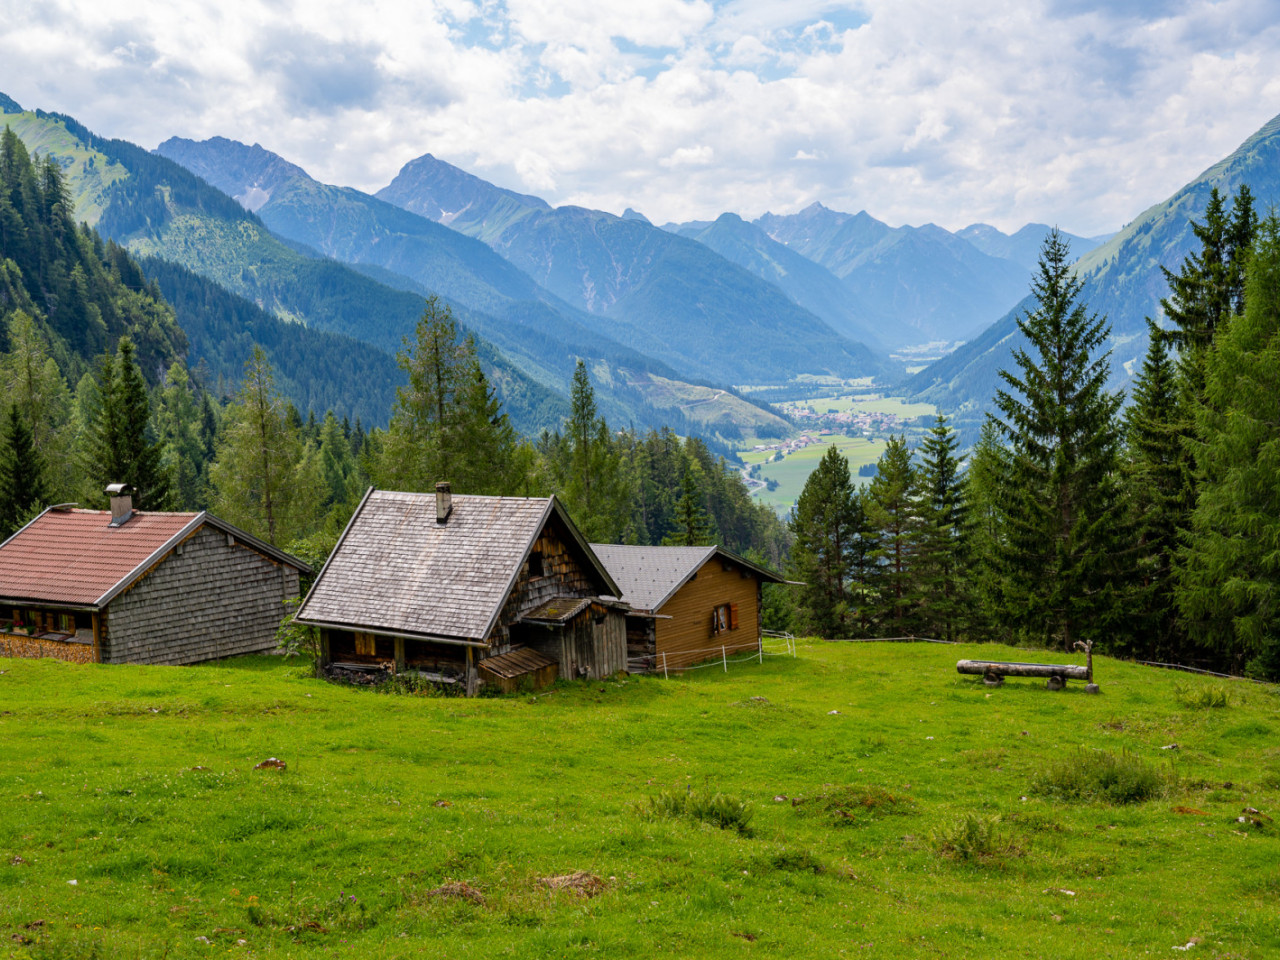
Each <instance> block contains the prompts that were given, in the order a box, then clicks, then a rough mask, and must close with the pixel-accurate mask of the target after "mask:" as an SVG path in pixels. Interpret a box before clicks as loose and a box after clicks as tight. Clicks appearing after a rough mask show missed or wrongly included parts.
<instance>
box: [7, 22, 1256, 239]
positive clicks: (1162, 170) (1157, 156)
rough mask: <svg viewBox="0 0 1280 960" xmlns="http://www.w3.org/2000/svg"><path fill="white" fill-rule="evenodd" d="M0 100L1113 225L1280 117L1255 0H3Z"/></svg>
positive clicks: (336, 172)
mask: <svg viewBox="0 0 1280 960" xmlns="http://www.w3.org/2000/svg"><path fill="white" fill-rule="evenodd" d="M0 13H2V14H3V20H2V21H0V22H2V23H3V31H2V32H0V91H3V92H5V93H7V94H9V95H10V96H12V97H13V98H14V99H16V100H18V102H20V103H21V104H22V105H23V106H25V107H42V108H44V109H46V110H56V111H60V112H64V113H69V114H71V115H72V116H75V117H76V118H78V119H79V120H80V121H82V122H83V123H85V124H86V125H88V126H89V127H90V128H91V129H94V130H95V131H96V132H98V133H100V134H103V135H106V136H111V137H122V138H125V139H128V140H133V141H135V142H137V143H139V144H141V145H143V146H146V147H154V146H155V145H156V144H157V143H159V142H160V141H161V140H163V139H165V138H167V137H169V136H173V135H178V136H185V137H193V138H204V137H208V136H213V135H222V136H226V137H231V138H233V139H237V140H243V141H246V142H250V143H252V142H258V143H261V144H262V145H263V146H264V147H267V148H268V149H270V150H274V151H276V152H277V153H280V154H282V155H284V156H285V157H287V158H288V159H290V160H293V161H294V162H296V163H299V164H301V165H302V166H303V167H305V168H306V169H307V170H308V171H309V172H310V173H311V174H312V175H313V176H315V177H317V178H318V179H321V180H324V181H326V182H330V183H339V184H346V185H350V186H355V187H359V188H361V189H366V190H375V189H377V188H379V187H381V186H383V185H385V184H386V183H387V182H388V181H390V180H391V178H392V177H393V176H394V175H395V173H396V171H397V170H398V169H399V167H400V166H401V165H402V164H403V163H405V162H406V161H408V160H410V159H412V158H414V157H416V156H419V155H421V154H423V153H432V154H434V155H436V156H437V157H440V158H442V159H445V160H448V161H450V162H452V163H455V164H458V165H459V166H462V167H464V168H466V169H468V170H471V171H472V172H474V173H476V174H478V175H480V176H483V177H485V178H486V179H489V180H493V181H495V182H497V183H499V184H501V185H503V186H506V187H511V188H514V189H518V190H521V191H524V192H531V193H537V194H539V195H541V196H543V197H545V198H546V199H548V200H549V201H551V202H552V203H556V204H561V203H577V204H582V205H584V206H591V207H597V208H600V209H605V210H612V211H614V212H616V213H621V212H622V210H623V209H624V208H625V207H628V206H631V207H634V208H636V209H638V210H640V211H642V212H643V213H645V214H647V215H648V216H649V217H650V218H651V219H652V220H654V221H655V222H659V223H661V222H664V221H667V220H687V219H695V218H709V217H714V216H715V215H717V214H718V213H720V212H722V211H725V210H732V211H735V212H738V213H741V214H742V215H744V216H747V217H754V216H757V215H759V214H760V213H763V212H765V211H767V210H772V211H774V212H777V213H787V212H792V211H795V210H798V209H800V208H802V207H804V206H806V205H808V204H809V203H812V202H813V201H815V200H816V201H820V202H822V203H824V204H826V205H827V206H830V207H834V208H836V209H841V210H849V211H856V210H860V209H866V210H868V211H869V212H871V213H872V214H873V215H875V216H877V217H880V218H881V219H883V220H887V221H888V222H890V223H893V224H895V225H896V224H900V223H913V224H919V223H923V222H926V221H933V222H935V223H939V224H941V225H942V226H945V227H948V228H950V229H956V228H959V227H962V226H965V225H966V224H968V223H971V222H974V221H985V222H988V223H994V224H996V225H997V226H1000V227H1002V228H1004V229H1014V228H1016V227H1018V226H1021V225H1022V224H1023V223H1026V222H1028V221H1043V222H1049V223H1056V224H1058V225H1060V226H1062V227H1063V228H1064V229H1067V230H1070V231H1072V232H1075V233H1082V234H1094V233H1102V232H1108V231H1111V230H1114V229H1117V228H1118V227H1120V226H1121V225H1122V224H1123V223H1124V222H1126V221H1128V220H1129V219H1132V217H1133V216H1134V215H1136V214H1137V213H1138V212H1140V211H1141V210H1142V209H1143V208H1145V207H1146V206H1149V205H1150V204H1152V203H1155V202H1158V201H1160V200H1162V199H1164V198H1165V197H1166V196H1167V195H1168V194H1170V193H1172V192H1173V191H1174V190H1176V189H1177V188H1178V187H1179V186H1181V185H1182V184H1183V183H1185V182H1186V181H1187V180H1189V179H1191V178H1192V177H1194V176H1195V175H1197V174H1198V173H1200V172H1201V171H1202V170H1203V169H1204V168H1206V167H1207V166H1209V165H1210V164H1212V163H1213V162H1214V161H1216V160H1218V159H1220V158H1221V157H1223V156H1225V155H1226V154H1227V153H1229V152H1231V151H1232V150H1233V149H1235V147H1236V146H1238V145H1239V143H1240V142H1241V141H1242V140H1243V139H1244V138H1245V137H1247V136H1248V135H1249V134H1250V133H1252V132H1253V131H1254V130H1256V129H1257V128H1258V127H1260V126H1261V125H1262V124H1263V123H1265V122H1266V121H1267V120H1269V119H1270V118H1271V117H1272V116H1274V115H1275V114H1277V113H1280V16H1277V3H1276V0H1185V2H1181V0H1168V2H1165V0H1110V2H1098V3H1094V2H1090V0H1010V2H1006V0H856V2H848V0H409V2H372V3H369V2H365V3H352V2H350V0H343V2H338V3H335V2H329V0H307V2H301V0H267V2H253V0H220V2H219V3H201V4H194V3H191V2H189V0H176V2H175V0H160V2H152V0H131V2H129V3H111V4H104V3H102V2H100V0H93V2H81V0H40V2H38V3H33V2H31V0H0Z"/></svg>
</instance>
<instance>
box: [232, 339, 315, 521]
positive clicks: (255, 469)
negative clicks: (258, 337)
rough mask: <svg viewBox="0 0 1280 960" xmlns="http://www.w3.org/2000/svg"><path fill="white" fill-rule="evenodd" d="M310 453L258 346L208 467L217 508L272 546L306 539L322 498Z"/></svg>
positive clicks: (254, 350) (246, 367) (247, 366)
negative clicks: (214, 455) (292, 420)
mask: <svg viewBox="0 0 1280 960" xmlns="http://www.w3.org/2000/svg"><path fill="white" fill-rule="evenodd" d="M310 453H311V451H309V450H308V449H307V447H306V445H304V444H303V442H302V437H301V432H300V427H299V425H298V424H296V423H291V422H290V417H289V413H288V407H287V404H286V403H285V401H284V399H283V398H282V397H281V396H280V394H279V393H278V392H277V391H276V388H275V374H274V371H273V370H272V369H271V364H270V362H269V361H268V360H267V356H266V354H265V353H263V351H262V348H261V347H257V346H255V347H254V348H253V354H252V356H250V358H249V359H248V360H247V361H246V362H245V377H244V381H243V383H242V384H241V386H240V392H239V394H237V396H236V399H235V401H234V402H233V403H232V404H231V405H230V406H229V407H228V408H227V411H226V419H225V422H224V429H223V434H222V437H221V439H220V441H219V444H218V452H217V456H216V458H215V459H214V461H213V463H212V464H210V466H209V479H210V482H211V483H212V485H213V490H214V496H213V508H214V512H215V513H217V514H218V515H219V516H221V517H222V518H224V519H226V520H228V521H230V522H231V523H234V524H236V525H237V526H239V527H242V528H244V529H245V530H247V531H249V532H250V533H252V534H254V535H255V536H259V537H262V538H263V539H264V540H267V541H269V542H270V543H273V544H275V545H276V546H285V545H286V544H288V543H289V542H291V541H292V540H294V539H297V538H299V537H305V536H307V535H308V534H310V533H311V532H313V531H314V529H315V528H316V526H317V525H318V523H319V519H320V511H321V509H322V506H323V503H324V480H323V478H322V477H321V476H320V470H319V463H318V459H319V458H318V457H317V456H314V455H309V454H310Z"/></svg>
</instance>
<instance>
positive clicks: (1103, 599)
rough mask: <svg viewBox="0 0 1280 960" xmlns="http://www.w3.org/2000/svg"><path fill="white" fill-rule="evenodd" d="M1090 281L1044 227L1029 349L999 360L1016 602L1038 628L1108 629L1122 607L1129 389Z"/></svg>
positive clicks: (1015, 612)
mask: <svg viewBox="0 0 1280 960" xmlns="http://www.w3.org/2000/svg"><path fill="white" fill-rule="evenodd" d="M1082 286H1083V281H1081V280H1080V279H1079V278H1078V277H1076V276H1075V275H1074V273H1073V271H1072V268H1071V264H1070V260H1069V256H1068V248H1067V243H1066V241H1065V240H1063V238H1062V236H1061V234H1060V233H1059V232H1058V231H1057V230H1054V231H1052V232H1051V233H1050V234H1049V236H1048V237H1047V238H1046V239H1045V242H1044V246H1043V248H1042V250H1041V253H1040V263H1039V267H1038V269H1037V276H1036V279H1035V280H1034V281H1033V283H1032V292H1033V293H1034V294H1035V298H1036V301H1037V303H1036V306H1035V308H1034V309H1032V310H1031V311H1030V312H1028V313H1027V314H1026V315H1025V316H1023V317H1020V318H1019V319H1018V328H1019V330H1021V332H1022V334H1023V336H1024V337H1026V339H1027V342H1028V347H1029V348H1030V352H1028V350H1027V349H1023V348H1021V347H1020V348H1018V349H1017V350H1015V351H1014V362H1015V364H1016V367H1017V369H1016V370H1015V371H1013V372H1011V371H1008V370H1002V371H1000V376H1001V378H1002V379H1003V380H1004V382H1005V383H1006V384H1007V385H1008V386H1009V387H1010V388H1011V391H1006V390H1004V389H1001V390H999V391H998V392H997V393H996V398H995V404H996V407H997V408H998V409H999V411H1000V414H1001V416H1002V418H1003V419H997V420H996V424H997V426H998V427H999V428H1000V430H1001V432H1002V433H1003V435H1004V436H1005V438H1006V439H1007V440H1008V442H1009V445H1010V451H1009V467H1010V471H1011V475H1010V477H1009V482H1008V485H1007V487H1006V493H1007V500H1006V506H1005V509H1004V520H1005V526H1006V530H1005V537H1006V539H1007V551H1006V557H1005V560H1006V562H1007V563H1008V565H1009V571H1008V573H1009V576H1008V582H1007V589H1008V596H1007V603H1008V608H1007V610H1008V614H1009V616H1010V618H1011V620H1012V621H1013V623H1014V625H1015V626H1016V627H1018V628H1020V629H1021V630H1022V631H1023V632H1024V633H1025V634H1026V635H1027V636H1029V637H1031V638H1035V639H1038V640H1040V641H1042V642H1047V641H1049V640H1050V639H1052V638H1056V639H1057V641H1058V642H1059V643H1061V644H1062V645H1063V646H1064V647H1065V648H1066V649H1068V650H1069V649H1071V648H1072V644H1073V642H1074V641H1075V640H1077V639H1083V638H1085V637H1086V636H1091V637H1094V638H1097V639H1101V638H1102V637H1103V636H1104V631H1105V630H1107V629H1108V628H1109V627H1110V626H1111V625H1112V624H1113V623H1114V622H1115V621H1116V619H1117V618H1118V616H1119V613H1120V610H1119V608H1120V601H1121V597H1122V595H1123V592H1124V590H1123V587H1124V584H1123V582H1122V579H1121V577H1120V569H1121V568H1120V565H1119V560H1120V556H1119V545H1120V543H1121V540H1122V537H1121V532H1120V500H1119V497H1118V492H1117V488H1116V487H1117V485H1116V478H1115V474H1116V470H1117V467H1118V449H1119V431H1118V427H1117V420H1116V414H1117V411H1118V410H1119V408H1120V404H1121V402H1122V400H1123V397H1122V396H1121V395H1119V394H1111V393H1108V392H1107V389H1106V384H1107V378H1108V376H1109V374H1110V370H1111V365H1110V359H1109V358H1110V352H1109V351H1107V352H1103V353H1101V355H1100V356H1099V355H1096V354H1098V352H1099V351H1100V350H1102V348H1103V347H1104V345H1105V343H1106V339H1107V336H1108V334H1109V333H1110V327H1109V326H1108V324H1107V323H1106V321H1105V319H1103V318H1100V317H1098V316H1097V315H1096V314H1095V315H1089V314H1088V313H1087V312H1086V307H1085V305H1084V304H1083V303H1082V302H1080V293H1081V288H1082Z"/></svg>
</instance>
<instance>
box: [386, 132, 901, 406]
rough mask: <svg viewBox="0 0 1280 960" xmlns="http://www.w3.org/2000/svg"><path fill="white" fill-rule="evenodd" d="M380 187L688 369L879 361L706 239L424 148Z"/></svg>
mask: <svg viewBox="0 0 1280 960" xmlns="http://www.w3.org/2000/svg"><path fill="white" fill-rule="evenodd" d="M378 196H379V197H380V198H382V199H384V200H387V201H389V202H391V203H394V204H396V205H397V206H400V207H403V208H405V209H407V210H410V211H412V212H415V213H420V214H422V215H424V216H427V217H431V218H432V219H439V220H440V221H441V222H442V223H447V224H448V225H449V226H451V227H453V228H454V229H455V230H459V231H461V232H463V233H466V234H468V235H470V236H474V237H477V238H478V239H481V240H483V241H485V242H486V243H488V244H489V245H490V246H491V247H493V249H494V250H496V251H497V252H498V253H500V254H501V255H502V256H504V257H505V258H507V259H508V260H510V261H511V262H512V263H514V264H515V265H516V266H518V267H519V268H521V269H522V270H524V271H525V272H526V273H527V274H529V275H530V276H531V277H533V279H534V280H535V281H536V282H537V283H539V284H540V285H541V286H543V287H545V288H546V289H548V290H550V291H551V292H552V293H554V294H555V295H556V296H558V297H560V298H561V299H563V300H565V301H566V302H568V303H570V304H572V305H574V306H576V307H579V308H581V309H584V310H586V311H589V312H590V313H592V314H595V315H597V316H599V317H601V318H603V319H605V320H607V321H608V323H609V327H608V329H609V332H610V334H611V335H612V336H614V337H615V338H616V339H618V340H620V341H621V342H623V343H624V344H627V345H629V346H632V347H634V348H636V349H637V350H640V351H642V352H644V353H647V354H649V355H651V356H655V357H657V358H658V359H660V360H663V361H665V362H666V363H668V364H669V365H670V366H671V367H673V368H674V369H675V370H676V371H678V372H680V373H682V374H683V375H685V376H690V377H701V378H704V379H712V380H718V381H721V382H727V383H754V382H771V381H772V382H777V381H779V380H783V379H787V378H789V377H792V376H795V375H797V374H801V373H814V374H818V373H826V374H836V375H840V376H861V375H866V374H870V373H874V372H877V371H879V370H880V369H882V362H881V361H879V360H878V359H877V358H876V357H875V355H874V354H873V353H872V352H871V350H869V349H868V348H867V347H866V346H865V345H863V344H861V343H857V342H854V341H850V340H848V339H847V338H845V337H842V336H841V335H840V334H838V333H837V332H836V331H835V330H833V329H832V328H831V327H830V326H828V325H827V324H826V323H824V322H823V321H822V320H821V319H819V318H818V317H817V316H815V315H814V314H813V313H811V312H810V311H808V310H806V309H804V308H803V307H801V306H799V305H798V304H796V303H795V302H793V301H792V300H791V299H790V298H788V297H787V296H786V295H785V294H784V293H782V291H781V290H779V289H778V288H777V287H776V286H774V285H773V284H771V283H767V282H765V281H763V280H761V279H760V278H759V277H757V276H756V275H754V274H752V273H751V272H750V271H748V270H745V269H743V268H742V267H740V266H738V265H737V264H735V263H731V262H730V261H728V260H726V259H725V258H724V257H722V256H720V255H719V254H717V253H715V252H714V251H713V250H711V249H709V248H708V247H706V246H704V245H703V244H700V243H698V242H696V241H693V240H689V239H687V238H684V237H680V236H677V235H674V234H671V233H668V232H666V231H663V230H660V229H659V228H657V227H654V226H653V225H652V224H650V223H649V222H647V221H646V220H638V219H623V218H622V217H617V216H614V215H613V214H609V213H603V212H601V211H597V210H587V209H584V208H582V207H571V206H569V207H559V208H556V209H550V208H548V207H547V206H546V205H545V204H542V203H541V201H537V202H534V198H529V197H524V196H523V195H520V194H516V193H513V192H512V191H509V190H502V189H500V188H498V187H495V186H493V185H492V184H489V183H487V182H485V181H483V180H481V179H480V178H478V177H474V176H471V175H470V174H467V173H465V172H463V171H460V170H458V169H457V168H456V167H452V166H451V165H449V164H447V163H444V162H443V161H440V160H436V159H435V158H433V157H430V156H425V157H420V158H418V159H417V160H414V161H412V162H411V163H408V164H406V165H405V166H404V168H403V169H401V171H400V173H399V174H398V175H397V176H396V178H395V180H393V181H392V182H391V184H389V185H388V186H387V187H385V188H383V189H382V190H380V191H378Z"/></svg>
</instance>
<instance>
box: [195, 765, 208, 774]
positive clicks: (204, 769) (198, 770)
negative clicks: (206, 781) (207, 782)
mask: <svg viewBox="0 0 1280 960" xmlns="http://www.w3.org/2000/svg"><path fill="white" fill-rule="evenodd" d="M208 769H209V768H208V767H201V766H194V767H192V768H191V772H192V773H203V772H205V771H206V770H208Z"/></svg>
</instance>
